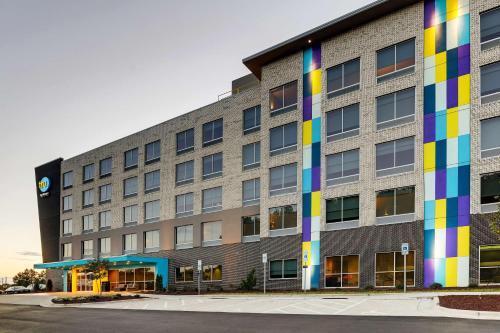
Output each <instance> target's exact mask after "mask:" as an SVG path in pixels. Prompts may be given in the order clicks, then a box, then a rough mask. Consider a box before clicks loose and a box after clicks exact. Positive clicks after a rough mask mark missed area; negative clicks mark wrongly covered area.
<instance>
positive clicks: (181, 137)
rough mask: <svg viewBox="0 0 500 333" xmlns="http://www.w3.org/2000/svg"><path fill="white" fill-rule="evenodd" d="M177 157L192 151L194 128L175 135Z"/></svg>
mask: <svg viewBox="0 0 500 333" xmlns="http://www.w3.org/2000/svg"><path fill="white" fill-rule="evenodd" d="M176 140H177V155H181V154H184V153H187V152H190V151H193V150H194V128H190V129H188V130H185V131H183V132H180V133H177V135H176Z"/></svg>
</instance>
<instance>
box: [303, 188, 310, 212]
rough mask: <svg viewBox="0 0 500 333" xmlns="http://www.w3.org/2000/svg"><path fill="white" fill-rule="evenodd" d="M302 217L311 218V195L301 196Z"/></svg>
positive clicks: (304, 194)
mask: <svg viewBox="0 0 500 333" xmlns="http://www.w3.org/2000/svg"><path fill="white" fill-rule="evenodd" d="M302 217H311V193H303V194H302Z"/></svg>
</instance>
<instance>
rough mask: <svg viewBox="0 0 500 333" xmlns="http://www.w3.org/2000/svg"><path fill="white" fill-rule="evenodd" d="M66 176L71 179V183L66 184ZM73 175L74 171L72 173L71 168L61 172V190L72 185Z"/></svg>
mask: <svg viewBox="0 0 500 333" xmlns="http://www.w3.org/2000/svg"><path fill="white" fill-rule="evenodd" d="M67 176H69V177H70V179H71V184H66V181H67V179H66V177H67ZM74 177H75V175H74V173H73V170H70V171H66V172H64V173H63V174H62V180H63V181H62V184H63V190H67V189H70V188H72V187H73V185H74V182H75V178H74Z"/></svg>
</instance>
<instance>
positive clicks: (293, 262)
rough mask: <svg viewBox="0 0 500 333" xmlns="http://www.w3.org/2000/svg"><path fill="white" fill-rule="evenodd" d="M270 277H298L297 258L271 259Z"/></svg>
mask: <svg viewBox="0 0 500 333" xmlns="http://www.w3.org/2000/svg"><path fill="white" fill-rule="evenodd" d="M269 278H270V279H295V278H297V259H288V260H271V261H270V263H269Z"/></svg>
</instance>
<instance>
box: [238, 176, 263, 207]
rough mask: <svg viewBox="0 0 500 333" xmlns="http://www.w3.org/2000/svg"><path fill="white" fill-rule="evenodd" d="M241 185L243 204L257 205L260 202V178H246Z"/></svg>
mask: <svg viewBox="0 0 500 333" xmlns="http://www.w3.org/2000/svg"><path fill="white" fill-rule="evenodd" d="M242 185H243V186H242V187H243V206H244V207H245V206H252V205H258V204H259V203H260V178H255V179H250V180H246V181H244V182H243V184H242Z"/></svg>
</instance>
